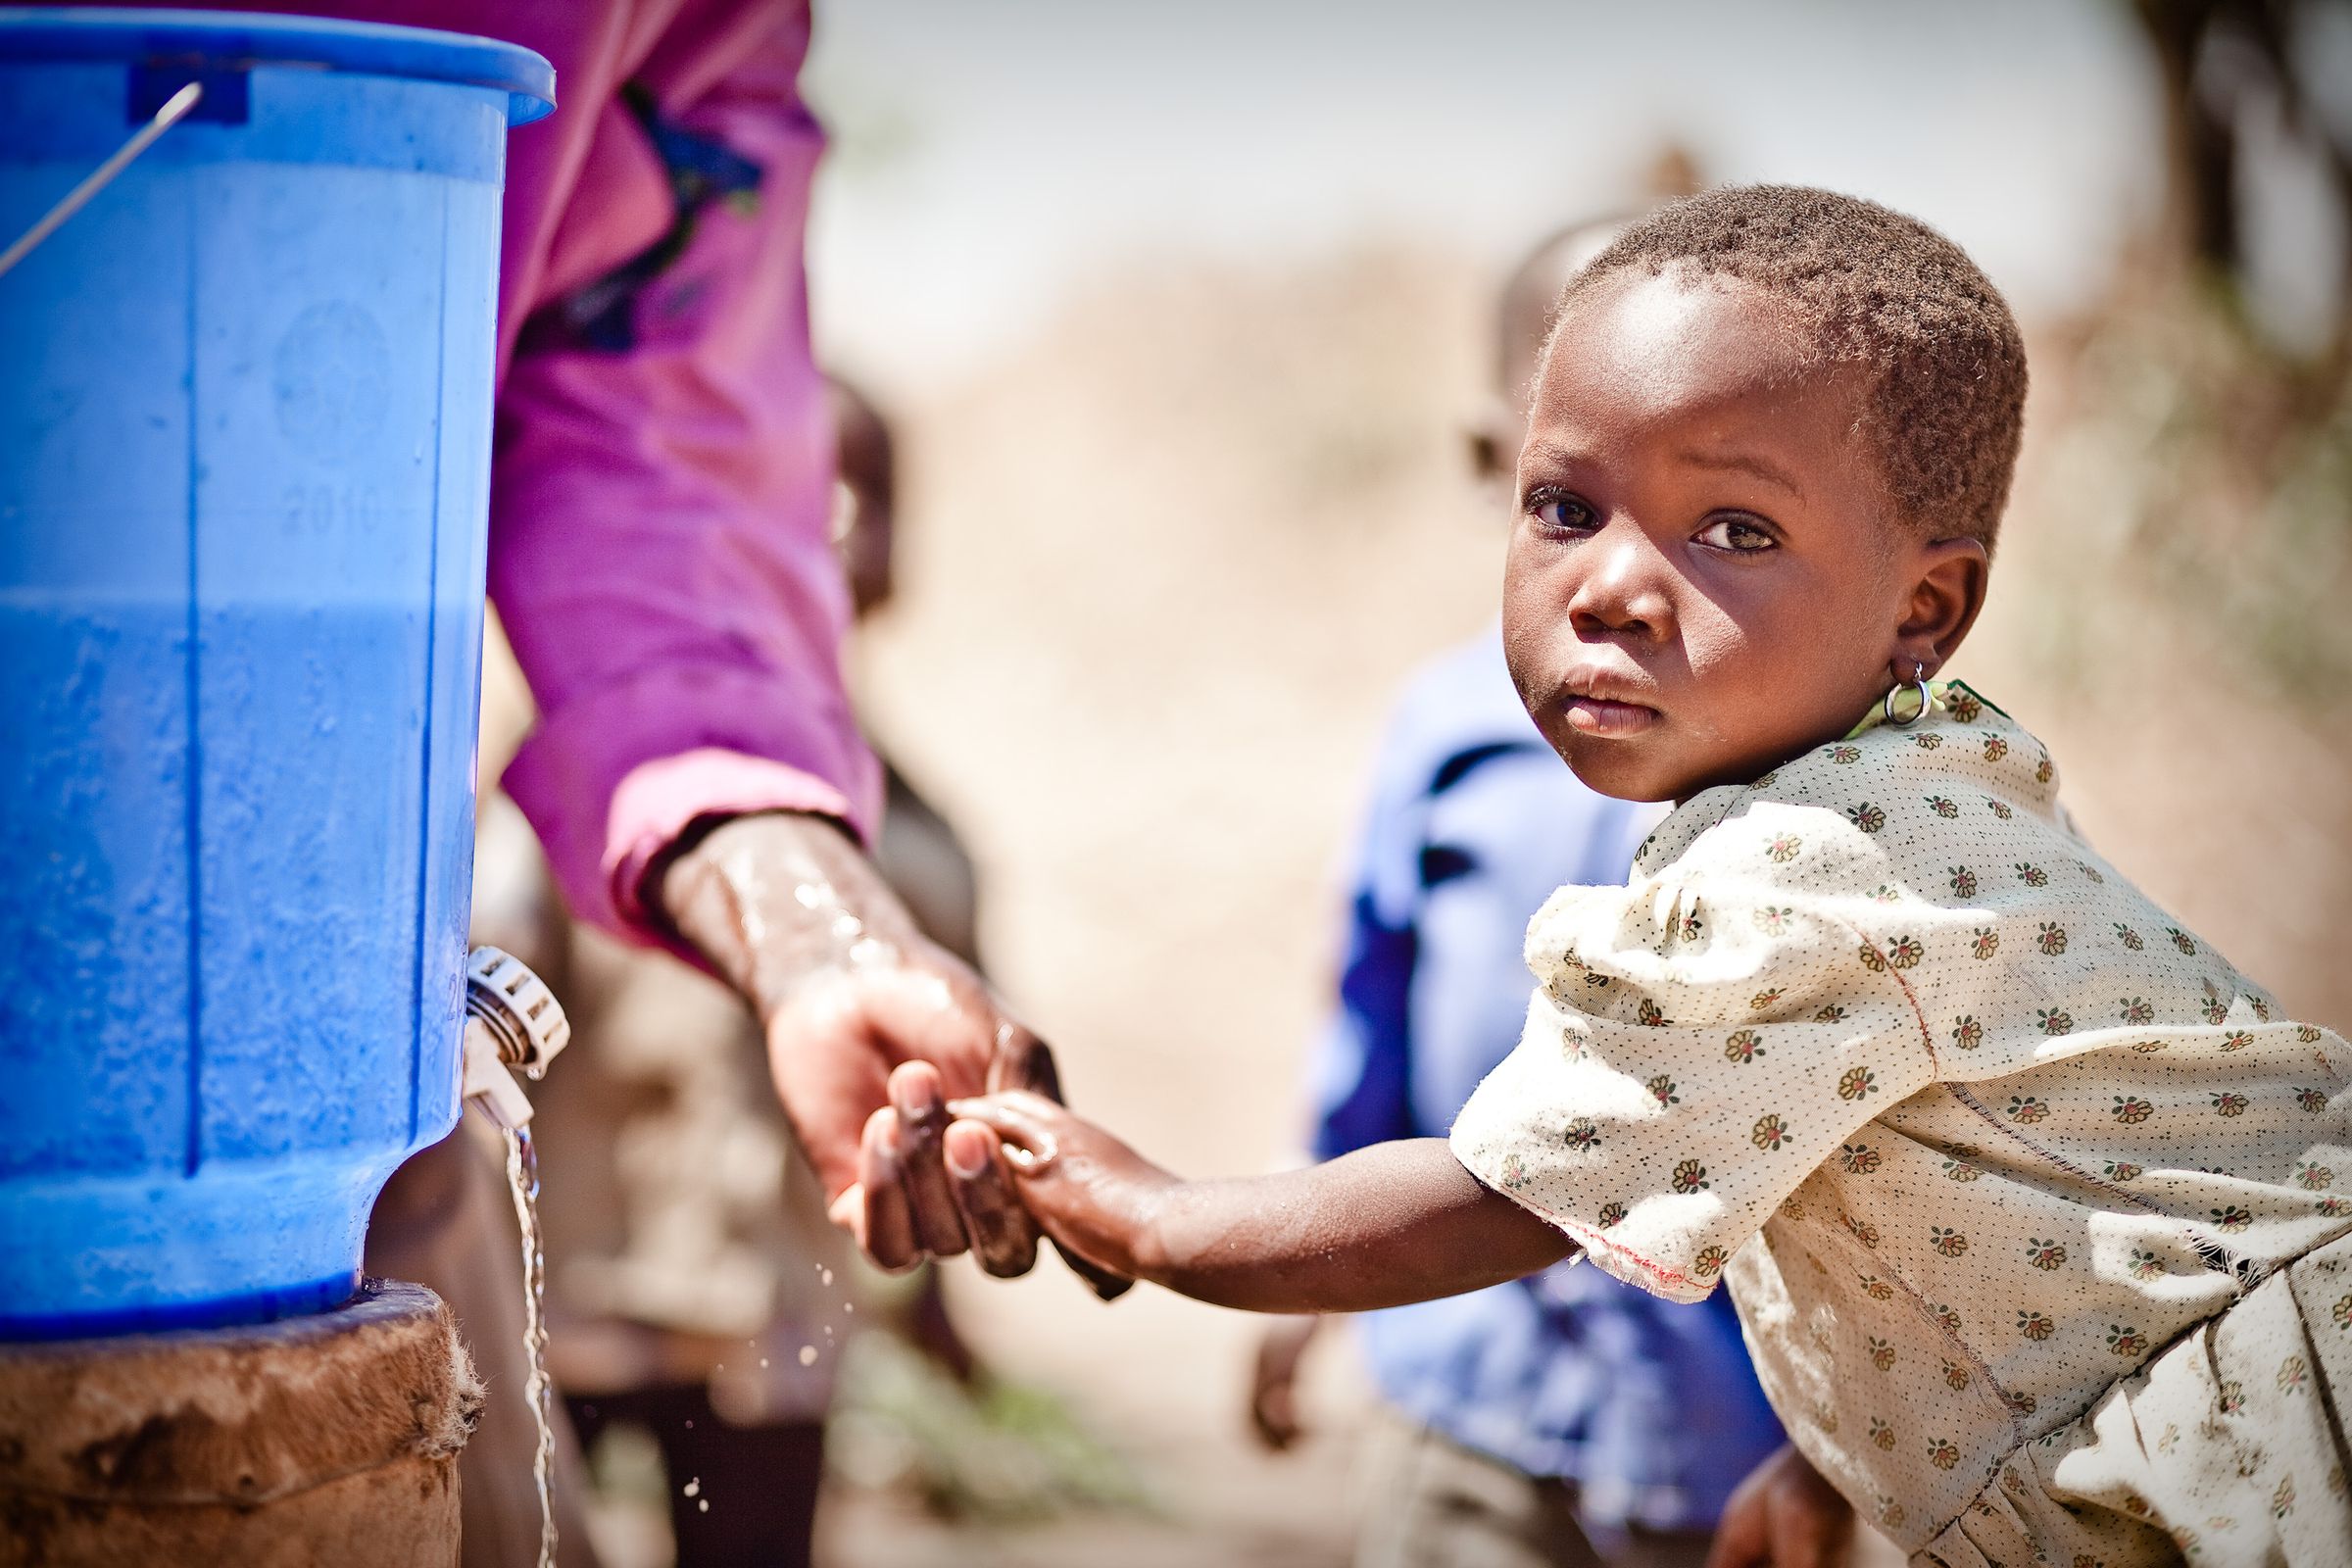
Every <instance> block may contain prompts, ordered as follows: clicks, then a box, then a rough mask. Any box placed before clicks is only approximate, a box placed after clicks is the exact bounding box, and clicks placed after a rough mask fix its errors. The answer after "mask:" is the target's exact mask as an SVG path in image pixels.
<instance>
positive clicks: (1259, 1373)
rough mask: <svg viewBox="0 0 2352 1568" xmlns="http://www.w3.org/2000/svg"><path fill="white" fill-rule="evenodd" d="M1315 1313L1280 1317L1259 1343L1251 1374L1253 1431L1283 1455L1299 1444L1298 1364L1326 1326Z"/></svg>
mask: <svg viewBox="0 0 2352 1568" xmlns="http://www.w3.org/2000/svg"><path fill="white" fill-rule="evenodd" d="M1322 1324H1323V1320H1322V1318H1320V1317H1317V1316H1315V1315H1313V1314H1311V1313H1307V1314H1301V1315H1299V1316H1297V1317H1279V1318H1276V1319H1275V1320H1274V1321H1273V1322H1272V1323H1270V1324H1268V1325H1267V1326H1266V1332H1265V1333H1264V1335H1262V1336H1261V1337H1260V1338H1259V1339H1258V1342H1257V1356H1256V1359H1255V1360H1254V1361H1253V1362H1252V1363H1251V1366H1250V1430H1251V1431H1253V1432H1255V1433H1256V1434H1257V1441H1258V1442H1260V1443H1262V1444H1264V1445H1265V1446H1267V1447H1269V1448H1272V1449H1274V1450H1276V1451H1277V1452H1280V1451H1281V1450H1282V1449H1284V1448H1287V1447H1289V1446H1291V1445H1292V1444H1294V1443H1296V1442H1298V1441H1299V1433H1300V1432H1301V1431H1302V1430H1303V1428H1302V1427H1301V1426H1300V1424H1299V1361H1300V1360H1301V1359H1303V1358H1304V1356H1305V1354H1306V1348H1307V1346H1308V1344H1309V1343H1311V1342H1312V1341H1313V1339H1314V1337H1315V1331H1316V1330H1317V1329H1319V1328H1321V1327H1322Z"/></svg>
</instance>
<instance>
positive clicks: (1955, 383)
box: [1555, 185, 2026, 550]
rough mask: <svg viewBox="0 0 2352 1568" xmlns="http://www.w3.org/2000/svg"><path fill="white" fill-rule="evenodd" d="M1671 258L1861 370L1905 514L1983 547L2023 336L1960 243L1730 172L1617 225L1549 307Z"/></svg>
mask: <svg viewBox="0 0 2352 1568" xmlns="http://www.w3.org/2000/svg"><path fill="white" fill-rule="evenodd" d="M1678 264H1679V265H1681V266H1685V267H1689V268H1693V269H1695V270H1698V271H1700V272H1713V273H1721V274H1722V275H1724V276H1727V277H1736V278H1739V279H1740V280H1741V281H1743V282H1746V283H1751V284H1753V285H1755V286H1756V287H1758V288H1760V289H1763V290H1764V291H1765V292H1767V293H1769V294H1772V295H1774V296H1776V297H1777V298H1779V299H1780V300H1782V301H1784V302H1785V303H1786V304H1787V305H1788V306H1789V309H1790V310H1791V311H1792V312H1793V313H1794V314H1795V317H1796V319H1797V321H1798V323H1799V325H1800V326H1801V327H1802V328H1803V329H1804V330H1805V331H1806V332H1807V333H1809V334H1810V335H1811V336H1812V337H1813V339H1814V340H1815V342H1816V343H1818V344H1819V346H1820V351H1821V353H1822V355H1823V358H1824V359H1825V360H1826V361H1828V362H1829V363H1832V364H1838V365H1855V366H1862V367H1867V368H1868V373H1869V376H1870V383H1869V385H1870V390H1869V392H1868V394H1867V410H1866V413H1865V415H1864V428H1863V431H1862V433H1863V434H1864V435H1865V436H1866V437H1867V438H1868V439H1869V440H1870V441H1871V442H1872V444H1873V445H1874V446H1875V447H1876V448H1877V457H1878V460H1879V467H1880V471H1881V473H1882V475H1883V476H1884V478H1885V480H1886V484H1887V494H1888V496H1889V498H1890V499H1891V500H1892V502H1893V504H1894V507H1895V510H1896V511H1897V513H1898V514H1899V515H1900V516H1901V518H1902V520H1903V521H1905V522H1906V523H1908V524H1910V525H1912V526H1914V527H1917V528H1921V529H1925V530H1928V531H1930V532H1931V533H1933V534H1934V535H1936V537H1941V538H1954V537H1960V536H1964V535H1965V536H1971V537H1974V538H1977V539H1980V540H1982V541H1984V543H1985V548H1986V549H1988V550H1989V549H1990V548H1992V542H1993V537H1994V535H1995V534H1996V533H1997V532H1998V531H1999V529H2000V523H2001V512H2002V509H2003V508H2004V507H2005V506H2007V505H2008V501H2009V481H2010V478H2011V476H2012V475H2013V474H2014V473H2015V471H2016V468H2017V447H2018V439H2019V436H2020V434H2021V433H2022V431H2023V429H2024V425H2025V403H2026V349H2025V343H2024V341H2023V340H2022V339H2021V338H2020V337H2019V336H2018V331H2017V322H2016V320H2015V319H2013V318H2011V316H2010V314H2009V306H2008V304H2007V302H2006V301H2004V300H2003V299H2002V298H2001V295H2000V291H1999V290H1998V289H1996V288H1994V287H1993V286H1992V284H1991V282H1990V281H1989V280H1988V279H1986V277H1985V274H1984V273H1983V272H1982V271H1980V270H1978V269H1977V265H1976V263H1974V262H1972V261H1970V260H1969V259H1968V255H1967V253H1966V252H1964V251H1962V250H1961V249H1960V247H1959V246H1957V245H1954V244H1953V243H1952V242H1951V241H1950V240H1948V239H1945V238H1944V237H1943V236H1942V235H1941V234H1938V233H1936V231H1935V230H1934V229H1932V228H1930V227H1928V225H1927V224H1925V223H1922V222H1920V221H1918V220H1916V219H1911V218H1905V217H1904V216H1903V215H1902V214H1900V213H1894V212H1889V211H1887V209H1886V208H1884V207H1881V206H1879V205H1878V204H1877V203H1875V202H1866V201H1863V200H1861V199H1860V198H1858V197H1854V196H1840V195H1838V194H1836V193H1835V192H1832V191H1826V190H1813V189H1809V188H1807V187H1805V186H1801V185H1731V186H1725V187H1723V188H1721V189H1717V190H1710V191H1705V192H1702V193H1700V194H1699V195H1696V196H1690V197H1686V198H1684V199H1683V200H1681V201H1678V202H1672V203H1669V204H1668V205H1666V206H1664V207H1661V208H1659V209H1658V210H1657V211H1656V212H1654V213H1652V214H1650V215H1649V216H1648V217H1647V218H1644V219H1642V220H1641V221H1637V222H1636V223H1634V224H1633V225H1632V226H1631V227H1629V228H1627V229H1626V231H1625V232H1624V233H1622V234H1620V235H1619V236H1618V237H1617V238H1616V239H1615V240H1614V241H1612V242H1611V243H1610V244H1609V246H1608V247H1607V248H1606V249H1604V250H1603V251H1601V252H1600V254H1599V255H1597V256H1595V257H1593V260H1592V262H1591V263H1590V264H1589V265H1587V266H1586V268H1585V269H1584V270H1583V271H1581V272H1579V273H1578V274H1577V275H1576V276H1575V277H1574V278H1573V279H1571V280H1570V282H1569V284H1568V286H1567V288H1566V289H1565V290H1564V291H1563V292H1562V294H1561V296H1560V307H1559V314H1562V315H1564V314H1565V313H1566V311H1567V309H1568V307H1569V306H1570V305H1571V304H1572V303H1573V302H1574V301H1575V300H1576V299H1577V298H1578V297H1579V296H1580V295H1582V294H1585V293H1587V292H1589V291H1590V290H1592V288H1593V286H1594V285H1595V284H1596V283H1598V282H1599V281H1600V280H1602V279H1603V278H1606V277H1608V276H1610V275H1611V274H1613V273H1616V272H1624V271H1633V270H1641V271H1644V272H1648V273H1651V274H1656V273H1659V272H1663V271H1665V270H1667V269H1668V268H1670V267H1673V266H1676V265H1678ZM1555 319H1556V317H1555Z"/></svg>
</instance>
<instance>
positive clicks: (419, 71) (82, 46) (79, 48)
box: [0, 6, 556, 125]
mask: <svg viewBox="0 0 2352 1568" xmlns="http://www.w3.org/2000/svg"><path fill="white" fill-rule="evenodd" d="M113 60H119V61H122V62H123V63H124V64H138V65H150V66H173V65H177V66H190V67H198V66H201V67H211V68H213V69H221V68H229V69H236V68H249V67H254V66H280V67H287V66H290V67H296V68H305V69H310V70H317V71H343V72H352V73H360V74H365V75H371V76H407V77H411V78H414V79H417V80H421V81H446V82H454V83H458V84H460V85H464V86H468V87H490V88H495V89H497V90H499V91H502V92H504V93H505V94H506V95H507V123H508V124H510V125H527V124H529V123H531V122H532V121H534V120H539V119H542V118H544V117H545V116H547V115H550V114H553V113H554V112H555V107H556V68H555V67H553V66H551V65H549V64H548V62H547V59H546V57H545V56H543V55H541V54H539V53H538V52H537V51H536V50H532V49H526V48H524V47H523V46H522V45H521V44H517V43H506V42H503V41H501V40H499V39H496V38H483V37H477V36H475V35H474V34H472V33H466V32H443V31H440V30H438V29H435V28H431V27H403V26H395V25H391V24H389V23H381V22H344V21H340V20H337V19H332V18H326V17H299V16H267V15H261V14H258V13H254V12H245V11H143V10H130V9H123V8H111V7H109V8H96V7H92V8H84V7H81V6H0V65H5V64H23V63H27V62H45V61H81V62H87V61H113Z"/></svg>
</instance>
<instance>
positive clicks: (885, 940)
mask: <svg viewBox="0 0 2352 1568" xmlns="http://www.w3.org/2000/svg"><path fill="white" fill-rule="evenodd" d="M654 892H655V895H656V898H657V901H658V903H659V906H660V907H661V908H662V910H663V911H664V912H665V913H666V914H667V915H668V916H669V918H670V920H671V922H672V923H673V924H674V925H675V926H676V928H677V931H678V933H679V934H680V935H681V936H683V937H684V938H685V939H686V940H687V941H688V942H690V943H692V944H693V945H694V946H695V947H696V948H697V949H699V950H700V951H701V952H702V953H703V954H704V955H705V956H707V957H708V958H709V959H710V960H711V964H712V965H713V966H714V967H716V968H717V970H718V971H719V973H720V974H722V975H723V976H725V977H726V978H727V979H728V980H730V981H732V982H733V983H734V985H735V987H736V989H738V990H739V991H741V992H742V993H743V994H744V995H745V996H746V997H747V998H749V999H750V1000H751V1002H752V1004H753V1005H755V1006H756V1007H757V1008H758V1009H759V1011H760V1018H761V1019H762V1021H763V1023H764V1025H765V1029H766V1035H767V1045H768V1060H769V1065H770V1067H771V1069H772V1071H773V1073H774V1076H775V1083H776V1091H777V1094H778V1095H779V1096H780V1097H781V1098H782V1100H783V1103H784V1110H785V1115H786V1117H787V1119H788V1120H789V1121H790V1122H791V1123H792V1127H793V1131H794V1133H795V1134H796V1135H797V1136H798V1137H799V1139H800V1141H801V1147H802V1148H803V1149H804V1150H805V1151H806V1152H807V1153H808V1155H809V1163H810V1164H811V1165H812V1166H814V1168H815V1170H816V1173H817V1177H818V1179H819V1180H820V1181H821V1182H822V1183H823V1185H824V1189H825V1196H826V1199H827V1201H828V1203H829V1204H830V1205H831V1206H832V1210H833V1216H834V1218H835V1220H836V1221H837V1222H839V1223H841V1224H843V1225H844V1226H846V1227H847V1228H848V1229H849V1230H850V1231H851V1233H852V1234H853V1235H855V1236H856V1237H857V1238H858V1244H859V1245H860V1246H861V1247H863V1248H864V1249H865V1250H866V1253H867V1255H869V1256H870V1257H872V1258H873V1260H874V1261H875V1262H876V1263H877V1264H879V1265H881V1266H882V1267H884V1268H889V1269H901V1268H907V1267H910V1266H912V1265H913V1264H914V1263H915V1262H917V1261H918V1260H919V1259H920V1258H921V1257H923V1256H924V1255H926V1254H928V1255H931V1256H936V1257H948V1256H953V1255H955V1254H956V1253H958V1252H962V1251H964V1250H967V1249H968V1250H971V1251H972V1252H973V1253H974V1254H975V1255H977V1257H978V1258H979V1260H980V1265H981V1267H982V1268H984V1269H986V1270H987V1271H988V1272H989V1273H991V1274H998V1275H1014V1274H1024V1273H1026V1272H1028V1270H1029V1268H1030V1267H1031V1266H1032V1265H1033V1264H1034V1263H1035V1261H1036V1258H1037V1228H1036V1226H1035V1224H1034V1223H1032V1222H1031V1220H1030V1219H1029V1216H1028V1214H1027V1212H1026V1211H1025V1210H1024V1209H1023V1208H1022V1206H1021V1204H1020V1202H1019V1201H1018V1199H1017V1198H1016V1197H1015V1196H1014V1190H1013V1184H1012V1181H1011V1178H1010V1175H1009V1173H1008V1172H1007V1171H1006V1170H1005V1164H1004V1158H1003V1155H1002V1153H1001V1152H1000V1151H999V1149H998V1145H997V1141H996V1139H995V1138H994V1137H993V1136H991V1137H986V1138H982V1137H979V1136H975V1134H978V1133H983V1132H984V1131H985V1129H974V1130H973V1131H972V1132H970V1133H966V1134H965V1135H963V1136H961V1137H959V1138H957V1139H956V1141H955V1143H954V1146H953V1150H954V1152H953V1154H952V1155H951V1152H950V1151H951V1145H950V1140H949V1117H948V1113H947V1101H948V1099H949V1097H951V1096H961V1095H976V1094H982V1093H990V1092H994V1091H997V1090H1003V1089H1028V1090H1033V1091H1036V1092H1037V1093H1040V1094H1044V1095H1048V1096H1054V1095H1056V1094H1058V1085H1057V1083H1056V1081H1055V1078H1054V1059H1053V1055H1052V1054H1051V1053H1050V1052H1049V1051H1048V1050H1047V1049H1046V1047H1045V1045H1044V1044H1043V1043H1042V1042H1041V1041H1039V1040H1038V1038H1037V1037H1036V1036H1035V1035H1033V1034H1031V1033H1030V1032H1029V1031H1028V1030H1027V1029H1025V1028H1023V1027H1022V1026H1021V1025H1020V1024H1019V1023H1017V1022H1015V1021H1014V1020H1013V1019H1012V1018H1011V1017H1010V1016H1008V1015H1007V1014H1006V1013H1005V1009H1004V1007H1003V1006H1002V1005H1001V1004H1000V1003H999V1002H998V1000H997V999H996V997H994V996H993V995H992V994H991V993H990V992H989V990H988V988H987V986H986V985H984V984H983V983H982V982H981V981H980V979H979V977H978V976H976V975H974V974H973V973H972V972H971V970H970V969H968V968H966V967H965V966H964V965H963V964H962V963H961V962H959V961H958V960H957V959H956V958H954V957H952V956H949V955H948V954H947V953H946V952H944V951H942V950H941V949H939V948H937V947H935V946H934V945H933V944H932V943H930V942H929V941H928V940H926V939H925V938H924V937H923V936H922V934H921V933H920V932H918V931H917V930H916V929H915V927H914V923H913V921H912V920H911V919H909V918H908V917H907V913H906V910H905V909H904V908H903V907H901V906H900V904H899V901H898V899H897V898H896V897H895V896H894V895H893V894H892V893H891V891H890V889H889V888H888V887H887V886H886V885H885V884H884V883H883V881H882V879H881V877H880V875H879V874H878V873H877V872H876V871H875V870H874V868H873V866H872V865H871V864H870V863H869V862H868V861H867V860H866V858H865V857H864V856H863V855H862V854H860V853H859V851H858V847H857V846H856V845H855V844H854V843H853V842H852V841H851V840H850V838H849V837H848V836H847V835H846V834H845V833H843V832H842V831H841V829H840V828H839V827H837V826H836V825H834V824H833V823H832V822H831V821H830V820H828V819H826V818H822V817H815V816H806V815H799V814H795V813H789V812H770V813H763V814H759V815H752V816H743V817H737V818H734V819H733V820H730V821H728V822H725V823H722V824H720V825H719V826H718V827H716V828H714V829H712V830H711V832H710V833H708V834H707V835H705V836H704V837H703V838H702V839H701V840H700V841H699V842H697V843H695V844H693V845H692V847H690V848H688V849H687V850H685V851H684V852H683V853H681V854H680V855H678V856H677V857H676V858H674V859H672V860H671V861H670V862H669V863H668V864H667V865H666V866H665V867H664V868H663V869H662V871H661V872H660V880H659V882H658V883H657V884H656V885H655V888H654ZM909 1062H916V1063H923V1064H925V1065H924V1066H923V1067H921V1068H920V1069H918V1070H910V1071H908V1072H906V1073H902V1074H900V1075H899V1077H898V1080H897V1081H896V1083H895V1084H894V1082H893V1079H892V1072H893V1069H894V1068H897V1067H900V1066H902V1065H904V1064H906V1063H909ZM861 1174H862V1175H864V1176H866V1177H867V1178H868V1179H865V1180H861V1179H860V1177H861Z"/></svg>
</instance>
